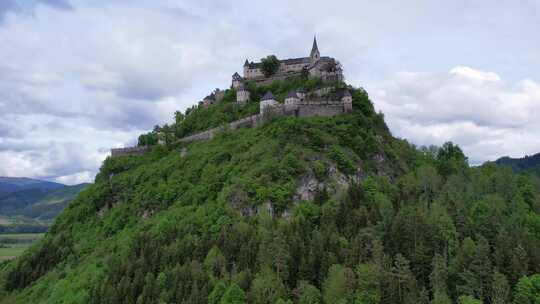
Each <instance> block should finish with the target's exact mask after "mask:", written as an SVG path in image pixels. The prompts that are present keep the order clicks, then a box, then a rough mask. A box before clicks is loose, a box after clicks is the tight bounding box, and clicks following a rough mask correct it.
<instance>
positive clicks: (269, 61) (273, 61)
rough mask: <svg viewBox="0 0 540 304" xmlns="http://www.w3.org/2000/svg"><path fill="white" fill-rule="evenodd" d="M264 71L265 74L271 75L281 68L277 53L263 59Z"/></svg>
mask: <svg viewBox="0 0 540 304" xmlns="http://www.w3.org/2000/svg"><path fill="white" fill-rule="evenodd" d="M261 64H262V68H261V70H262V72H263V74H264V76H266V77H269V76H272V75H274V74H275V73H276V72H277V71H278V70H279V65H280V64H281V63H280V62H279V59H277V57H276V56H275V55H269V56H266V58H263V59H261Z"/></svg>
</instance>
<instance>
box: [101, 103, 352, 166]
mask: <svg viewBox="0 0 540 304" xmlns="http://www.w3.org/2000/svg"><path fill="white" fill-rule="evenodd" d="M270 111H271V115H272V116H297V117H311V116H327V117H328V116H336V115H341V114H344V113H347V112H349V111H347V109H346V108H345V107H344V104H343V103H342V102H341V101H312V102H310V101H305V102H302V103H300V104H297V105H291V106H289V105H287V106H285V105H281V104H280V105H279V106H277V107H275V108H273V109H271V110H270ZM263 121H264V114H256V115H252V116H248V117H245V118H242V119H239V120H236V121H233V122H231V123H229V124H227V125H226V126H225V127H217V128H213V129H210V130H206V131H203V132H200V133H196V134H193V135H190V136H186V137H184V138H181V139H179V140H178V141H179V142H182V143H190V142H194V141H201V140H209V139H212V138H213V137H214V136H216V134H217V133H218V132H221V131H223V130H225V129H227V128H228V129H231V130H235V129H239V128H250V127H255V126H257V125H260V124H261V123H262V122H263ZM148 149H149V148H148V147H131V148H120V149H111V156H112V157H116V156H122V155H141V154H143V153H145V152H146V151H147V150H148Z"/></svg>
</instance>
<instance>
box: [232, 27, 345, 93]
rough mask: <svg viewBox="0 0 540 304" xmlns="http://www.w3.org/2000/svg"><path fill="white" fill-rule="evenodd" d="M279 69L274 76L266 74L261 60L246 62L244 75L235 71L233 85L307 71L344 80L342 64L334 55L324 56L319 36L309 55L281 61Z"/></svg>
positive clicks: (268, 80)
mask: <svg viewBox="0 0 540 304" xmlns="http://www.w3.org/2000/svg"><path fill="white" fill-rule="evenodd" d="M279 63H280V65H279V69H278V71H277V72H276V73H275V74H274V75H272V76H269V77H267V76H265V75H264V73H263V70H262V63H261V62H253V61H252V62H249V61H248V60H247V59H246V62H245V63H244V76H243V77H242V76H240V74H238V73H234V74H233V76H232V87H233V88H235V89H237V88H239V87H240V85H241V84H242V83H243V82H244V81H255V82H257V83H261V82H262V83H269V82H271V81H273V80H276V79H283V78H286V77H289V76H294V75H300V74H302V73H307V75H309V76H310V77H318V78H321V79H322V80H323V81H342V80H343V69H342V68H341V64H340V63H339V62H338V61H337V60H336V59H335V58H332V57H327V56H322V57H321V53H320V52H319V47H318V45H317V38H316V37H314V38H313V45H312V47H311V52H310V54H309V57H300V58H291V59H284V60H280V61H279Z"/></svg>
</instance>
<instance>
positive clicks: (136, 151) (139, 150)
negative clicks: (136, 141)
mask: <svg viewBox="0 0 540 304" xmlns="http://www.w3.org/2000/svg"><path fill="white" fill-rule="evenodd" d="M148 149H150V147H148V146H142V147H128V148H117V149H111V156H112V157H116V156H123V155H142V154H144V153H145V152H146V151H148Z"/></svg>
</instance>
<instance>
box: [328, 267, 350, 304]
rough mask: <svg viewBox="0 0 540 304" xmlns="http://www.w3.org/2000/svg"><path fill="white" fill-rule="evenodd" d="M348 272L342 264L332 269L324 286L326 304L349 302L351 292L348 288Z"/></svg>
mask: <svg viewBox="0 0 540 304" xmlns="http://www.w3.org/2000/svg"><path fill="white" fill-rule="evenodd" d="M346 270H347V269H346V268H345V267H343V266H342V265H340V264H335V265H332V266H331V267H330V269H329V270H328V276H327V277H326V280H325V281H324V284H323V297H324V303H338V302H339V301H341V300H347V298H348V296H349V291H350V290H348V288H347V284H348V282H347V274H346Z"/></svg>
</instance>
